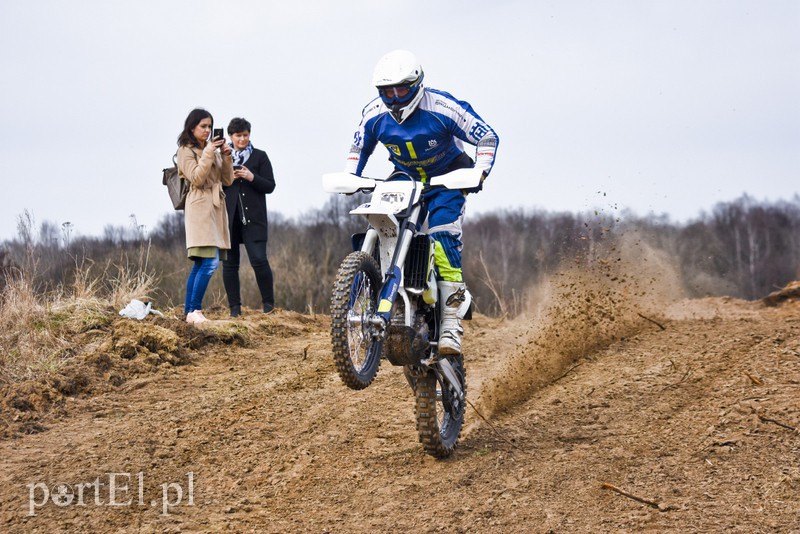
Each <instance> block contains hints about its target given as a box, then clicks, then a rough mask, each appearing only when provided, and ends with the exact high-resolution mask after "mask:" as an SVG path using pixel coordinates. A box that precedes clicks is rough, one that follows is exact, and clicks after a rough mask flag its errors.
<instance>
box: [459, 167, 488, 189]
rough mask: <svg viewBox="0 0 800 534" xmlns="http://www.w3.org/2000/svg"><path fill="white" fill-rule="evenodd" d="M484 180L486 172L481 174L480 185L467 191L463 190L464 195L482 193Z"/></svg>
mask: <svg viewBox="0 0 800 534" xmlns="http://www.w3.org/2000/svg"><path fill="white" fill-rule="evenodd" d="M484 180H486V171H483V174H481V183H480V184H479V185H478V186H477V187H470V188H469V189H464V193H467V194H469V193H479V192H481V191H483V181H484Z"/></svg>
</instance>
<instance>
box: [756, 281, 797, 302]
mask: <svg viewBox="0 0 800 534" xmlns="http://www.w3.org/2000/svg"><path fill="white" fill-rule="evenodd" d="M798 300H800V282H791V283H789V284H787V285H786V287H784V288H783V289H781V290H779V291H774V292H772V293H770V294H769V295H767V296H766V297H764V298H763V299H761V302H763V303H764V304H766V305H767V306H778V305H780V304H782V303H784V302H797V301H798Z"/></svg>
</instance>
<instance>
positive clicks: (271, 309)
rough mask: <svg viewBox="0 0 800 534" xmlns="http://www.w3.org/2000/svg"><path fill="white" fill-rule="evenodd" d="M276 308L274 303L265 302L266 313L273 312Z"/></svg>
mask: <svg viewBox="0 0 800 534" xmlns="http://www.w3.org/2000/svg"><path fill="white" fill-rule="evenodd" d="M274 310H275V306H273V305H272V304H264V313H272V312H273V311H274Z"/></svg>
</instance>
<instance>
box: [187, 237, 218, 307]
mask: <svg viewBox="0 0 800 534" xmlns="http://www.w3.org/2000/svg"><path fill="white" fill-rule="evenodd" d="M218 265H219V251H217V255H216V257H214V258H195V259H194V266H193V267H192V271H191V272H190V273H189V279H188V280H187V281H186V301H185V302H184V304H183V311H184V312H185V313H190V312H193V311H195V310H202V309H203V297H204V296H205V294H206V289H208V283H209V282H210V281H211V276H212V275H213V274H214V271H216V270H217V266H218Z"/></svg>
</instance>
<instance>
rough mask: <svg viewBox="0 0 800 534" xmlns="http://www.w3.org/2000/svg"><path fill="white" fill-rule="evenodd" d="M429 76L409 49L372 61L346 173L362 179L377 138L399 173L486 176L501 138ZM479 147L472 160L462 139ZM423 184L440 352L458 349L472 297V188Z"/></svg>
mask: <svg viewBox="0 0 800 534" xmlns="http://www.w3.org/2000/svg"><path fill="white" fill-rule="evenodd" d="M423 78H424V73H423V71H422V66H421V65H420V64H419V63H418V62H417V59H416V57H415V56H414V54H412V53H411V52H408V51H406V50H395V51H393V52H389V53H388V54H386V55H385V56H383V57H382V58H381V59H380V60H379V61H378V64H377V65H376V66H375V71H374V73H373V78H372V79H373V82H372V83H373V85H374V86H376V87H377V89H378V95H379V98H376V99H374V100H372V101H371V102H370V103H369V104H367V105H366V106H365V107H364V110H363V111H362V119H361V123H360V124H359V126H358V130H357V131H356V132H355V135H354V139H353V145H352V147H351V149H350V154H349V156H348V158H347V164H346V167H345V171H346V172H349V173H352V174H355V175H357V176H361V172H362V170H363V169H364V166H365V165H366V163H367V159H368V158H369V157H370V155H371V154H372V152H373V150H374V149H375V147H376V146H377V143H378V142H381V143H382V144H383V145H384V146H385V147H386V149H387V150H388V151H389V160H390V161H391V162H392V163H393V164H394V166H395V168H396V170H399V171H402V172H404V173H407V174H408V175H409V176H411V177H412V178H414V179H415V180H420V181H422V183H423V184H425V185H427V183H428V181H429V179H430V178H432V177H434V176H440V175H442V174H446V173H448V172H450V171H453V170H455V169H460V168H466V167H473V166H474V167H475V168H477V169H482V170H483V178H486V176H487V175H488V174H489V171H491V169H492V165H493V164H494V159H495V152H496V151H497V144H498V137H497V134H496V133H495V132H494V130H493V129H492V128H491V127H490V126H489V125H488V124H486V123H485V122H484V121H483V119H481V118H480V117H479V116H478V114H477V113H475V111H473V109H472V106H470V105H469V104H468V103H467V102H462V101H460V100H456V99H455V98H454V97H453V96H452V95H450V94H449V93H446V92H444V91H439V90H436V89H430V88H426V87H425V86H424V85H423V83H422V81H423ZM462 141H463V142H466V143H469V144H472V145H475V146H476V147H477V149H476V156H475V161H473V160H472V158H470V157H469V156H468V155H467V154H465V153H464V151H463V150H462V144H461V142H462ZM482 188H483V183H482V182H481V185H480V186H479V187H477V188H475V190H470V191H464V192H462V191H454V190H449V189H444V188H427V187H426V188H425V189H424V191H423V195H424V200H425V205H426V207H427V210H428V227H429V235H430V236H431V238H432V239H433V240H434V241H435V242H436V247H435V254H434V258H435V262H436V267H437V271H438V276H437V280H438V283H437V285H438V289H439V302H441V303H442V320H441V325H440V336H439V348H438V350H439V353H440V354H460V353H461V334H462V333H463V329H462V327H461V319H463V316H464V313H466V311H467V309H468V307H469V302H470V301H471V297H470V296H469V292H468V291H467V288H466V285H465V284H464V277H463V273H462V270H461V249H462V242H461V223H462V220H463V217H464V205H465V202H466V193H467V192H478V191H480V190H481V189H482Z"/></svg>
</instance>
